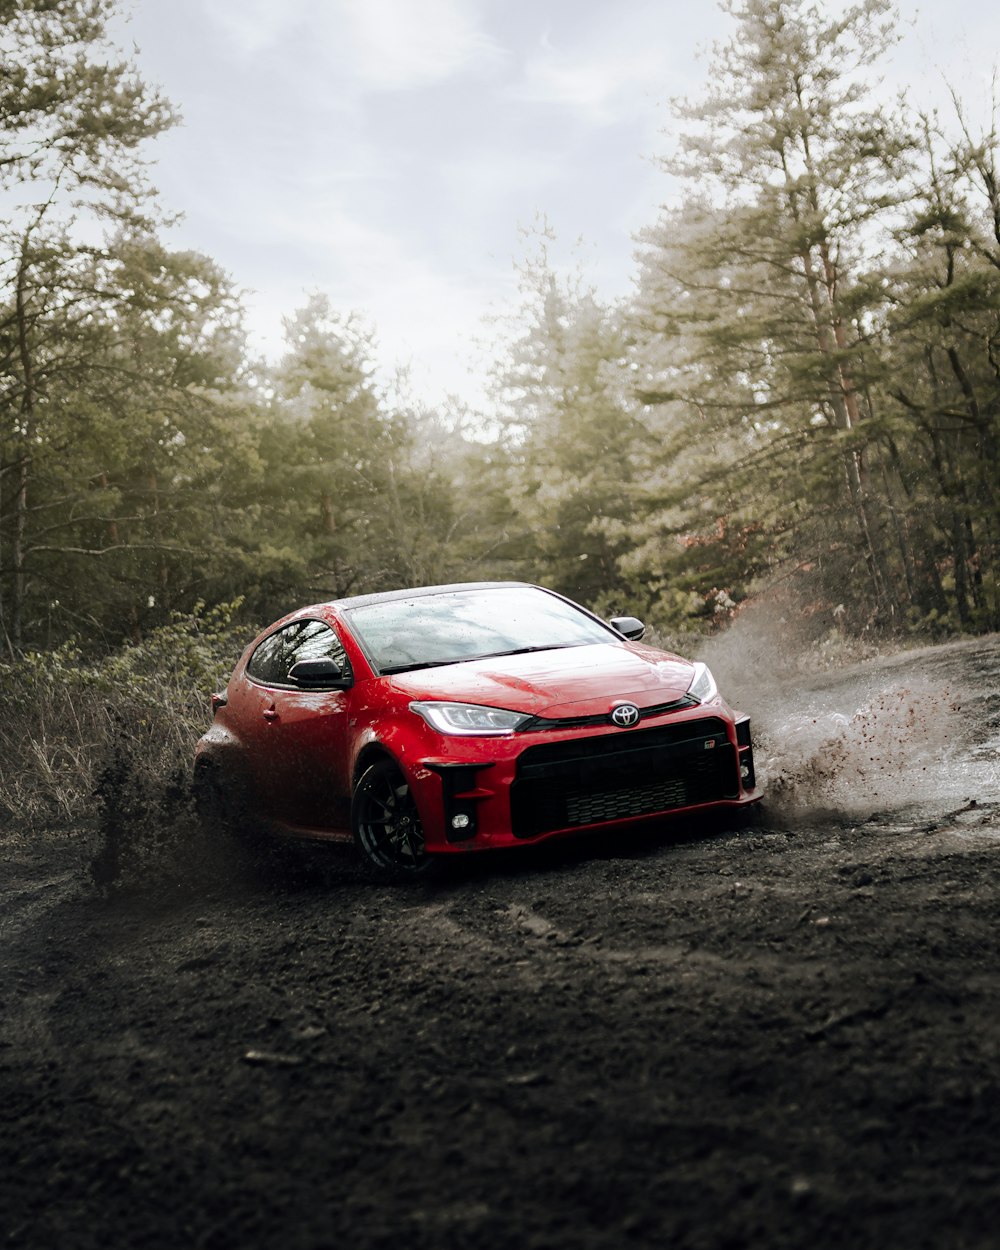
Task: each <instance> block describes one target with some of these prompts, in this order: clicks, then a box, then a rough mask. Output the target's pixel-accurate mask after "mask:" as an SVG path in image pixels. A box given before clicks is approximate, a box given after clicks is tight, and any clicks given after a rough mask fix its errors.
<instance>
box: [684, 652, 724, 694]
mask: <svg viewBox="0 0 1000 1250" xmlns="http://www.w3.org/2000/svg"><path fill="white" fill-rule="evenodd" d="M718 693H719V687H718V686H717V685H716V684H715V678H714V677H713V676H712V674H711V672H710V671H709V670H708V668H707V667H706V666H705V665H704V664H702V662H701V661H700V660H696V661H695V665H694V677H693V678H692V679H691V685H690V686H688V694H690V695H694V697H695V698H696V699H697V700H698V702H699V703H707V702H708V701H709V699H714V698H715V696H716V695H717V694H718Z"/></svg>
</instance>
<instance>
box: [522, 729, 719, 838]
mask: <svg viewBox="0 0 1000 1250" xmlns="http://www.w3.org/2000/svg"><path fill="white" fill-rule="evenodd" d="M738 794H739V780H738V772H737V764H736V752H735V750H734V749H733V747H732V746H731V745H730V743H729V739H728V736H727V732H726V725H725V722H724V721H721V720H718V719H717V718H706V719H705V720H700V721H688V722H686V723H683V724H679V725H677V724H675V725H668V726H662V727H660V728H658V729H647V730H633V731H631V732H628V731H626V732H623V733H619V734H609V735H602V736H601V737H598V738H581V739H578V740H576V741H572V742H558V743H557V742H553V743H546V744H544V745H541V746H535V747H529V748H528V750H526V751H525V752H524V753H523V754H522V755H521V757H520V759H519V760H518V767H517V777H516V779H515V781H514V784H513V785H512V787H511V827H512V829H513V832H514V835H515V837H519V838H531V837H535V836H536V835H537V834H540V833H545V832H547V831H548V830H551V829H569V828H576V827H580V826H583V825H593V824H599V823H600V822H601V821H607V820H624V819H626V818H627V817H630V816H649V815H653V814H654V813H656V812H667V811H671V810H672V809H674V808H678V807H691V806H694V805H696V804H699V803H711V802H713V801H715V800H718V799H727V798H736V797H737V796H738Z"/></svg>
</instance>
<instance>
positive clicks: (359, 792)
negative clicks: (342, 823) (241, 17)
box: [351, 760, 430, 876]
mask: <svg viewBox="0 0 1000 1250" xmlns="http://www.w3.org/2000/svg"><path fill="white" fill-rule="evenodd" d="M351 823H352V825H353V828H354V840H355V842H356V844H357V847H358V850H359V851H360V852H361V854H362V856H363V857H364V859H365V861H366V862H367V863H368V865H369V866H370V867H371V868H373V869H375V870H376V871H377V872H378V873H380V874H381V875H391V876H412V875H413V874H414V873H418V872H422V871H423V870H424V869H425V868H426V867H427V866H428V864H429V863H430V858H429V857H428V855H427V852H426V851H425V850H424V830H423V826H422V825H421V823H420V813H419V812H418V811H417V805H416V803H414V801H413V795H412V794H411V793H410V787H409V785H408V784H407V782H406V779H405V778H404V776H403V774H402V773H401V772H400V771H399V769H398V768H397V766H396V765H395V764H394V763H393V762H392V761H391V760H379V761H378V762H377V763H375V764H372V766H371V768H369V769H367V770H366V771H365V772H364V773H362V775H361V778H360V780H359V781H358V784H357V786H356V787H355V789H354V798H353V800H352V803H351Z"/></svg>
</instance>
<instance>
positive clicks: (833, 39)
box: [636, 0, 911, 623]
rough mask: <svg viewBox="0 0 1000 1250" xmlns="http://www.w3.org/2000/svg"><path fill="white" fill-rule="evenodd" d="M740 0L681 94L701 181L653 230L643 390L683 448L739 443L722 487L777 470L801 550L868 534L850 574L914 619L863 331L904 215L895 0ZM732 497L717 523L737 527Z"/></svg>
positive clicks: (643, 308)
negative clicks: (888, 98) (898, 562)
mask: <svg viewBox="0 0 1000 1250" xmlns="http://www.w3.org/2000/svg"><path fill="white" fill-rule="evenodd" d="M727 8H728V10H729V12H730V13H731V14H732V16H733V18H734V19H735V21H736V23H737V29H736V32H735V34H734V36H733V38H732V39H731V40H730V41H729V42H728V43H726V44H725V45H724V46H722V47H719V48H717V49H716V50H715V55H714V59H713V62H712V65H711V67H710V70H709V81H710V83H711V86H710V87H709V89H708V90H707V91H706V92H705V94H704V95H703V96H702V97H701V98H700V99H699V100H697V101H694V102H684V103H682V104H680V105H679V106H678V114H679V118H680V122H681V124H682V126H683V127H684V129H683V132H682V134H681V136H680V140H679V143H678V146H677V151H676V152H675V154H674V155H673V156H671V157H670V158H669V159H667V160H666V161H665V162H664V164H665V167H666V169H667V170H668V172H670V173H672V174H673V175H674V176H675V177H678V178H680V179H681V180H682V185H688V186H690V187H692V188H694V189H693V190H692V191H690V192H688V193H687V194H686V195H685V199H684V202H683V204H682V206H681V207H680V208H677V209H674V210H672V211H668V212H667V213H666V214H665V215H664V217H663V219H662V220H661V222H660V223H659V224H658V225H657V226H655V227H653V228H651V229H649V230H647V231H646V232H645V234H644V235H643V239H642V242H643V245H644V256H643V267H642V274H641V278H640V292H639V298H638V301H637V318H636V321H637V325H636V334H637V337H638V339H639V341H640V348H639V350H638V351H637V354H636V364H637V366H638V372H639V375H640V383H639V389H640V395H641V397H642V398H643V399H644V400H645V401H646V402H647V403H648V404H651V405H659V404H665V405H670V406H671V408H670V411H669V414H668V424H669V428H670V430H671V432H672V434H673V435H674V436H675V437H676V438H677V441H678V443H679V445H680V446H681V447H682V448H683V447H696V446H699V445H700V446H701V447H703V448H705V447H717V446H718V447H719V450H720V451H721V453H722V455H723V456H725V457H728V458H729V459H730V467H731V470H732V471H731V472H729V473H727V474H725V475H723V476H720V474H719V467H720V466H719V464H718V462H716V463H715V464H714V465H710V466H704V467H703V479H702V480H703V482H704V486H705V491H706V493H708V494H709V496H711V491H710V489H709V488H710V486H711V482H712V481H713V480H715V481H719V480H724V482H725V487H726V490H725V494H726V495H729V496H732V495H733V493H734V491H735V494H736V495H737V496H741V495H742V496H743V497H744V498H745V497H746V496H747V494H748V493H749V494H751V495H752V494H753V493H754V491H755V487H756V485H757V484H759V481H760V478H759V476H755V475H759V473H760V471H761V467H762V466H764V467H765V468H766V474H767V479H768V481H769V484H770V487H771V488H772V490H773V489H774V488H778V489H779V490H780V494H781V497H782V498H783V499H785V500H792V499H798V501H799V504H800V505H801V506H800V507H799V509H798V510H797V511H798V516H796V515H795V510H793V509H792V508H791V507H786V508H784V509H783V510H782V512H783V515H782V516H775V515H774V514H773V513H772V515H771V522H772V525H773V528H774V529H775V530H776V531H777V532H778V533H779V534H780V533H781V531H782V530H787V527H788V525H789V523H793V524H795V525H796V526H797V527H798V526H800V525H801V524H803V523H804V521H805V520H807V519H809V518H812V520H813V522H814V524H813V526H812V529H811V533H810V535H809V536H808V539H806V536H805V535H804V534H800V535H799V540H798V541H795V542H793V543H791V544H787V546H788V547H789V549H790V550H791V552H792V553H793V554H794V555H795V556H797V558H799V559H802V558H804V557H811V558H812V560H813V561H814V562H815V561H816V560H822V559H824V558H833V557H834V556H835V555H836V560H835V563H836V567H837V571H838V573H839V574H840V575H841V576H842V577H847V578H850V575H851V560H850V554H851V551H852V550H856V551H857V552H858V553H859V556H860V557H861V558H862V559H863V569H864V571H865V577H864V579H863V581H862V579H859V578H856V577H855V578H854V581H855V584H856V585H858V586H860V585H862V584H864V582H866V583H867V587H868V594H867V596H865V598H866V599H867V602H868V603H869V604H870V605H871V606H870V609H869V610H870V611H871V613H872V614H874V615H875V616H876V617H877V618H878V619H881V620H882V621H884V622H886V623H888V622H891V621H894V620H898V619H899V615H900V605H899V587H898V585H897V581H896V578H895V576H894V572H893V564H892V560H891V558H890V550H889V538H888V536H887V532H886V518H885V511H884V507H883V506H882V503H881V500H880V492H879V490H878V489H877V488H876V486H875V485H874V484H873V473H872V467H871V465H870V462H869V461H870V456H869V442H870V437H871V433H870V429H869V423H870V421H871V419H872V416H873V413H872V411H871V391H870V386H869V381H870V375H871V373H872V371H873V370H874V368H875V356H874V353H873V352H872V351H871V350H870V342H869V333H868V331H869V328H870V327H869V319H870V315H871V310H872V309H874V308H877V307H878V306H879V301H880V288H879V285H878V283H877V282H875V281H873V280H871V279H869V278H868V277H867V275H868V274H869V273H871V272H872V271H873V270H874V269H875V262H876V259H877V258H878V256H879V254H880V252H881V250H882V249H883V248H884V247H885V246H886V244H887V242H888V239H889V231H890V228H891V226H892V225H893V224H894V223H895V222H896V221H897V220H898V210H899V204H900V200H901V197H902V196H903V195H904V194H905V193H906V192H905V191H904V192H901V190H900V187H901V186H905V182H901V178H902V177H903V175H904V174H905V171H906V160H907V154H908V152H909V150H910V147H911V143H910V140H909V138H908V136H907V134H906V133H905V131H904V130H903V129H902V128H901V126H900V125H899V124H898V122H897V121H896V119H895V118H894V117H892V116H891V115H889V114H888V113H887V112H886V110H885V109H883V108H882V107H880V106H879V105H878V104H876V103H874V102H873V100H872V95H871V72H870V71H871V67H872V66H873V65H875V64H876V63H877V61H878V59H879V58H880V57H881V56H882V55H883V54H884V53H885V51H886V49H887V48H888V46H889V44H890V43H891V41H892V39H893V38H894V35H893V28H894V17H895V13H894V9H893V6H892V5H891V4H890V3H889V0H861V2H860V3H856V4H853V5H851V6H849V7H848V8H846V9H845V10H844V11H843V12H842V13H841V14H839V15H838V16H831V14H830V13H829V11H828V10H826V9H825V8H822V7H820V6H818V5H816V4H811V3H808V2H807V0H738V2H734V3H732V4H731V5H728V6H727ZM665 333H669V335H670V339H669V343H664V334H665ZM665 350H666V351H667V352H669V353H670V356H669V360H665V358H664V352H665ZM667 454H668V455H669V454H670V451H669V449H668V453H667ZM743 470H746V471H743ZM776 473H777V474H780V481H779V479H778V478H776ZM725 502H726V500H725V499H724V498H723V499H720V500H719V504H720V507H718V508H716V509H714V513H715V515H713V516H711V517H708V518H702V528H704V527H705V525H704V523H705V521H706V520H707V521H708V522H709V526H708V528H715V529H717V530H718V531H719V532H720V533H723V534H724V533H729V532H734V531H733V527H730V526H729V525H728V521H727V514H726V513H725V512H724V511H723V510H722V508H721V505H722V504H723V503H725ZM845 521H846V526H847V527H846V528H845ZM824 531H825V533H826V535H827V538H826V540H825V542H824V541H823V540H822V535H823V533H824ZM851 531H853V533H854V535H855V538H854V540H853V541H845V535H846V534H847V533H849V532H851ZM735 532H736V533H739V534H745V528H744V527H742V526H736V527H735ZM803 539H805V541H803ZM817 539H818V540H819V541H820V545H819V547H818V548H817V549H815V550H813V551H812V552H810V551H809V550H808V542H810V541H815V540H817ZM824 548H825V549H824Z"/></svg>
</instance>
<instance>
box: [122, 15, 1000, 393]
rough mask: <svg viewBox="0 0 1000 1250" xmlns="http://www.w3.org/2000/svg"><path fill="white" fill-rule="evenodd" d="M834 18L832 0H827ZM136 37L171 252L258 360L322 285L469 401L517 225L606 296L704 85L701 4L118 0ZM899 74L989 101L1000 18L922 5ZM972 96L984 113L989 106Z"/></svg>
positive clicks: (417, 371) (509, 274)
mask: <svg viewBox="0 0 1000 1250" xmlns="http://www.w3.org/2000/svg"><path fill="white" fill-rule="evenodd" d="M829 3H830V5H831V7H834V8H836V7H840V5H839V0H829ZM132 8H133V16H132V19H131V21H130V23H129V25H128V26H127V27H126V28H125V34H124V40H125V42H126V46H128V44H129V42H130V41H134V43H135V44H136V45H137V46H138V49H139V52H138V62H139V65H140V67H141V69H142V71H143V73H144V75H145V77H146V78H147V79H148V80H150V81H152V82H156V83H158V84H159V85H160V86H161V87H162V88H163V89H164V90H165V92H166V94H167V95H168V96H169V97H170V98H171V99H172V100H173V101H174V103H175V104H176V105H177V106H178V107H179V109H180V111H181V112H182V114H183V119H184V120H183V124H182V125H181V126H179V127H178V128H176V129H175V130H174V131H172V132H170V133H168V134H167V135H165V136H163V137H162V138H160V139H159V140H158V141H157V142H156V143H155V145H154V146H153V148H152V149H151V150H152V152H153V154H154V155H155V157H156V162H157V164H156V169H155V171H154V181H155V182H156V184H157V186H158V187H159V189H160V191H161V193H162V197H163V202H164V205H165V206H166V207H168V208H170V209H172V210H176V211H179V212H182V213H183V214H184V220H183V222H182V223H181V225H180V226H179V227H177V228H176V229H175V230H174V231H173V232H172V235H171V237H172V240H173V242H174V244H175V245H176V246H179V247H191V248H195V249H197V250H199V251H203V252H206V253H208V254H209V255H210V256H212V257H213V258H214V259H215V260H216V261H218V262H219V263H220V264H221V265H222V266H223V267H224V268H225V269H227V270H228V271H229V273H230V274H231V275H232V277H233V278H234V280H235V281H236V282H237V284H238V285H240V286H241V287H243V288H245V289H246V291H247V296H246V303H247V307H248V311H249V326H250V329H251V332H252V335H253V346H254V347H255V348H256V349H258V350H260V351H263V352H265V353H266V354H268V355H269V356H271V357H276V356H277V355H279V354H280V351H281V345H282V332H281V318H282V317H283V316H287V315H288V314H289V313H291V312H292V311H293V310H294V309H295V308H296V307H298V306H300V305H301V304H302V303H303V302H304V297H305V294H306V293H307V292H309V291H312V290H316V289H319V290H322V291H324V292H326V293H327V294H328V295H329V296H330V298H331V300H332V302H333V304H334V306H335V307H337V308H340V309H343V310H344V311H347V310H349V309H357V310H359V311H361V312H363V313H364V314H365V315H366V316H367V318H368V319H369V321H370V322H371V324H372V325H373V326H374V328H375V330H376V335H377V340H378V344H379V360H380V363H381V365H382V368H383V370H384V371H385V372H386V374H388V373H389V371H391V369H392V367H393V365H394V363H396V362H400V363H409V364H410V365H411V367H412V379H413V386H414V390H415V392H416V393H417V394H418V395H419V396H421V397H422V398H424V399H426V400H427V401H428V402H431V403H435V402H441V401H443V400H444V399H445V397H446V395H448V394H449V393H454V394H457V395H460V396H462V397H464V398H466V399H468V400H469V401H471V402H473V403H477V402H479V400H480V398H481V394H482V391H481V380H482V372H483V358H482V352H481V350H480V349H479V348H477V346H476V340H477V339H481V338H483V337H484V333H488V331H486V332H484V330H483V321H482V319H483V318H484V317H487V316H489V315H490V313H491V311H495V310H497V309H499V307H500V306H501V305H503V303H504V302H505V301H508V300H510V299H511V297H512V295H513V292H514V286H515V276H514V273H513V265H512V261H513V258H514V257H515V256H516V255H518V254H520V252H521V251H522V250H523V244H522V241H521V240H520V238H519V234H518V227H519V225H522V226H527V225H530V224H531V223H532V222H533V220H534V219H535V218H536V215H537V214H539V213H544V214H545V215H546V216H547V218H548V220H549V222H550V223H551V225H552V226H553V228H554V229H555V230H556V232H557V234H558V235H559V238H560V240H561V241H565V244H566V247H567V251H568V250H569V245H570V244H571V243H572V242H573V241H574V240H576V239H577V238H581V237H582V238H583V240H584V241H585V246H584V249H583V254H584V256H585V257H586V258H587V259H588V261H589V262H590V269H589V274H590V276H591V280H592V281H594V282H595V283H596V285H597V286H598V289H599V290H600V291H601V292H602V293H603V294H605V295H606V296H608V297H614V296H618V295H621V294H623V293H624V292H625V291H626V290H627V289H628V285H629V282H630V279H631V275H632V269H633V261H632V253H633V250H634V243H633V235H634V233H635V232H636V231H637V230H638V229H639V228H641V227H642V226H643V225H645V224H646V223H648V222H650V221H652V220H654V219H655V217H656V214H657V207H658V205H659V204H660V203H661V202H662V201H663V199H664V198H665V197H666V196H667V195H668V194H669V190H670V188H669V186H668V184H667V181H666V178H665V176H664V175H663V174H662V173H660V172H659V171H658V170H657V168H656V167H655V164H654V163H653V162H652V160H651V159H650V158H651V157H653V156H655V154H656V153H657V152H662V151H664V150H665V148H666V146H667V140H666V138H665V137H664V136H663V134H662V133H661V132H662V129H663V127H664V126H666V125H667V124H668V123H669V114H668V109H667V101H668V100H669V99H670V97H672V96H674V95H677V94H684V93H685V92H692V91H697V89H698V85H699V83H701V82H702V81H703V79H704V74H705V62H704V58H699V57H698V51H699V49H700V48H704V47H705V45H706V44H707V43H708V42H709V41H711V40H712V39H715V38H719V37H725V35H726V34H727V32H728V29H729V26H730V22H729V19H727V18H726V17H725V16H724V15H723V14H722V13H721V11H720V10H719V9H718V8H717V6H716V5H715V4H714V3H713V2H712V0H132ZM902 8H903V12H904V14H905V15H906V16H907V17H908V19H910V20H912V21H913V23H914V24H913V25H912V27H909V26H908V27H907V29H906V33H905V36H904V42H903V46H902V48H901V49H900V50H899V52H898V53H897V56H896V59H895V62H894V64H893V65H892V67H891V68H890V70H889V82H890V83H891V84H892V85H894V86H904V87H907V88H909V89H910V90H911V92H912V91H917V90H919V91H921V92H928V91H929V92H931V94H932V96H935V97H936V98H937V99H938V100H943V99H944V91H943V88H942V86H941V83H942V75H946V76H947V77H948V79H949V80H950V81H953V82H956V83H961V84H963V86H964V87H965V88H967V89H969V90H970V91H971V92H979V93H980V96H981V92H982V84H983V82H984V80H985V79H987V78H988V77H989V75H990V73H991V71H992V66H993V63H994V62H995V60H996V59H997V57H998V54H1000V5H998V4H997V3H996V2H995V0H949V3H948V4H947V5H945V4H940V3H935V4H927V5H925V6H923V7H922V8H918V7H917V6H916V5H914V4H913V3H904V4H903V6H902ZM981 107H982V106H981V102H980V103H979V104H978V105H977V107H976V110H975V111H976V113H977V114H981Z"/></svg>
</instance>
